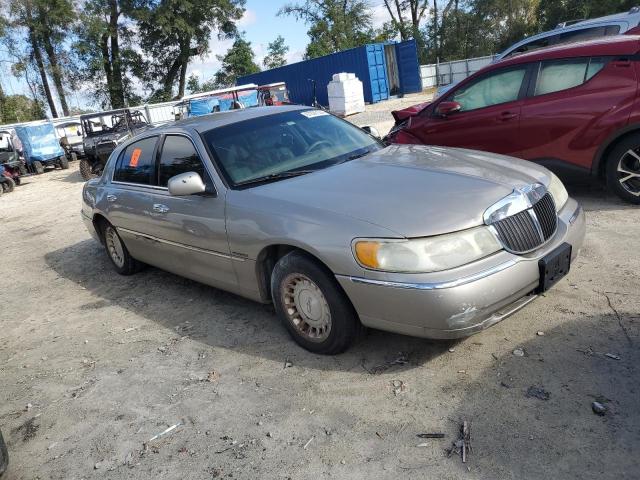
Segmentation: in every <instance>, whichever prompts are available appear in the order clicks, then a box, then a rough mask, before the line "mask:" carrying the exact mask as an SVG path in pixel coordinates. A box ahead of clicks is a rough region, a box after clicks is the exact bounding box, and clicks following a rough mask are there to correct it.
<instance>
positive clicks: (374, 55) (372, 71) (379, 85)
mask: <svg viewBox="0 0 640 480" xmlns="http://www.w3.org/2000/svg"><path fill="white" fill-rule="evenodd" d="M366 49H367V63H368V64H369V81H370V82H371V98H372V101H373V102H374V103H375V102H379V101H381V100H386V99H387V98H389V89H388V88H387V68H386V65H385V58H384V46H383V45H382V44H374V45H367V46H366Z"/></svg>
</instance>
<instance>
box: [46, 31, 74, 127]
mask: <svg viewBox="0 0 640 480" xmlns="http://www.w3.org/2000/svg"><path fill="white" fill-rule="evenodd" d="M42 43H43V45H44V51H45V52H46V53H47V57H48V59H49V65H51V76H52V77H53V83H54V85H55V86H56V91H57V92H58V100H60V105H61V106H62V113H63V114H64V115H65V116H66V117H68V116H69V107H68V105H67V98H66V97H65V94H64V86H63V85H62V72H61V71H60V65H59V64H58V55H57V53H56V52H55V50H54V48H53V44H52V43H51V39H50V38H49V37H47V36H43V38H42Z"/></svg>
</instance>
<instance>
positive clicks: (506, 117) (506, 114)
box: [498, 112, 518, 122]
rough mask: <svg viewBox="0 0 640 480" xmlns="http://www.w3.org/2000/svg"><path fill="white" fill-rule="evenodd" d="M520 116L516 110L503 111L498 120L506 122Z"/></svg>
mask: <svg viewBox="0 0 640 480" xmlns="http://www.w3.org/2000/svg"><path fill="white" fill-rule="evenodd" d="M517 116H518V114H517V113H514V112H502V113H501V114H500V115H499V116H498V120H500V121H501V122H506V121H508V120H513V119H514V118H516V117H517Z"/></svg>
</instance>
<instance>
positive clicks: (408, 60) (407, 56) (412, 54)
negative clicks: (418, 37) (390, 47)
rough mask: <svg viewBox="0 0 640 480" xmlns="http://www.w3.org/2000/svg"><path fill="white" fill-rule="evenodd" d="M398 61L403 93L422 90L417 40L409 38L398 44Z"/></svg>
mask: <svg viewBox="0 0 640 480" xmlns="http://www.w3.org/2000/svg"><path fill="white" fill-rule="evenodd" d="M395 48H396V61H397V65H398V76H399V78H400V91H401V92H402V93H416V92H420V91H422V80H421V79H420V67H419V62H418V51H417V49H416V41H415V40H407V41H406V42H400V43H398V44H396V46H395Z"/></svg>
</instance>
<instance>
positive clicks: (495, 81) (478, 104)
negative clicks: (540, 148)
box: [408, 65, 527, 156]
mask: <svg viewBox="0 0 640 480" xmlns="http://www.w3.org/2000/svg"><path fill="white" fill-rule="evenodd" d="M526 79H527V66H526V65H522V66H518V67H515V68H508V69H501V70H493V71H491V72H489V73H488V74H486V75H483V76H481V77H478V78H477V79H475V80H472V81H470V82H466V83H464V84H461V85H460V86H459V87H458V88H455V89H454V90H453V91H452V92H450V93H449V95H447V96H446V98H445V99H443V100H444V101H454V102H458V103H459V104H460V106H461V109H460V111H459V112H456V113H451V114H449V115H447V116H446V117H443V116H438V115H437V113H434V111H432V110H431V109H428V110H427V111H425V113H424V114H423V115H421V116H417V117H413V118H412V119H411V127H410V128H409V130H408V131H409V133H411V134H412V135H414V136H416V137H418V138H419V139H420V140H421V143H424V144H428V145H443V146H451V147H461V148H470V149H475V150H484V151H487V152H495V153H501V154H508V155H514V156H518V153H519V152H520V149H521V143H520V139H519V135H518V130H519V124H520V114H521V108H522V100H521V98H522V97H523V95H524V93H525V83H526ZM436 109H437V105H436Z"/></svg>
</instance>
